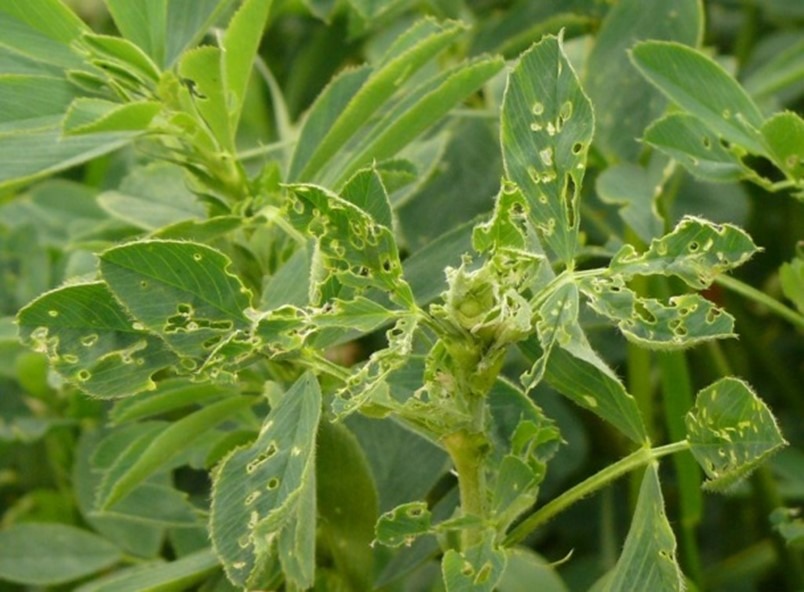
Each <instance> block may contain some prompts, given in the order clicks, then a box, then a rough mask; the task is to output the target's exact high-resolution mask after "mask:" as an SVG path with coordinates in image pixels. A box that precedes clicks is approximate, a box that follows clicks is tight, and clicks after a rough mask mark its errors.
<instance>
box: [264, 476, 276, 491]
mask: <svg viewBox="0 0 804 592" xmlns="http://www.w3.org/2000/svg"><path fill="white" fill-rule="evenodd" d="M277 487H279V478H278V477H271V478H270V479H268V483H267V484H266V486H265V488H266V489H267V490H268V491H273V490H274V489H276V488H277Z"/></svg>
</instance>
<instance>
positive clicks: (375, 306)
mask: <svg viewBox="0 0 804 592" xmlns="http://www.w3.org/2000/svg"><path fill="white" fill-rule="evenodd" d="M320 310H321V312H320V313H314V314H313V317H312V319H311V321H312V323H313V324H314V325H315V326H316V327H318V328H319V329H323V328H327V327H343V328H345V329H356V330H357V331H360V332H361V333H369V332H371V331H373V330H375V329H378V328H379V327H381V326H382V325H385V324H388V323H391V322H392V321H394V320H395V319H396V318H397V316H398V313H397V312H395V311H393V310H389V309H387V308H385V307H384V306H382V305H381V304H379V303H377V302H375V301H374V300H370V299H368V298H365V297H364V296H356V297H355V298H353V299H351V300H340V299H339V298H335V299H333V300H330V301H329V302H327V304H326V305H325V306H324V307H323V308H322V309H320Z"/></svg>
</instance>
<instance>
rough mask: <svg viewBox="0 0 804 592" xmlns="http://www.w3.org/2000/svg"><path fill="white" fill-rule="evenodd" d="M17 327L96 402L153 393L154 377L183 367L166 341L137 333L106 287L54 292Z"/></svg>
mask: <svg viewBox="0 0 804 592" xmlns="http://www.w3.org/2000/svg"><path fill="white" fill-rule="evenodd" d="M17 322H18V323H19V325H20V337H21V339H22V340H23V342H24V343H26V344H27V345H29V346H30V347H33V348H34V349H35V350H37V351H42V352H45V353H46V354H47V355H48V358H49V359H50V362H51V363H52V364H53V367H54V368H55V369H56V370H57V371H58V372H59V373H60V374H62V375H63V376H64V377H65V378H66V379H68V380H69V381H70V382H72V383H73V384H75V385H76V386H78V387H79V388H80V389H81V390H83V391H85V392H86V393H88V394H90V395H92V396H95V397H100V398H116V397H126V396H130V395H133V394H135V393H138V392H140V391H144V390H151V389H153V388H154V387H155V385H154V382H153V381H152V380H151V376H152V375H153V374H154V373H155V372H157V371H159V370H162V369H164V368H166V367H170V366H172V365H174V364H175V363H176V362H177V361H178V360H177V358H176V356H175V355H174V354H173V353H172V352H170V350H169V349H167V347H166V346H165V344H164V343H163V342H162V341H161V340H159V339H158V338H156V337H154V336H152V335H149V334H148V333H146V332H145V331H144V330H143V329H138V328H135V326H134V321H133V320H132V319H131V318H130V317H129V316H128V315H127V314H126V312H125V311H124V310H123V309H122V308H121V306H120V304H118V302H117V301H116V300H115V299H114V297H113V296H112V293H111V292H110V291H109V288H108V287H107V286H106V284H104V283H102V282H94V283H89V284H77V285H73V286H67V287H65V288H59V289H56V290H53V291H51V292H48V293H46V294H44V295H42V296H40V297H39V298H37V299H36V300H34V301H33V302H32V303H31V304H29V305H28V306H26V307H25V308H23V309H22V310H21V311H20V313H19V315H18V317H17Z"/></svg>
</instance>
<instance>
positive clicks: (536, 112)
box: [531, 101, 544, 115]
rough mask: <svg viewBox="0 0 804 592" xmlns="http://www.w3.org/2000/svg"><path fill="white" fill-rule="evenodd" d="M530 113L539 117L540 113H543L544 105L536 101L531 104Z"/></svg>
mask: <svg viewBox="0 0 804 592" xmlns="http://www.w3.org/2000/svg"><path fill="white" fill-rule="evenodd" d="M531 112H532V113H533V114H534V115H541V114H542V113H544V104H543V103H540V102H538V101H536V102H535V103H533V107H531Z"/></svg>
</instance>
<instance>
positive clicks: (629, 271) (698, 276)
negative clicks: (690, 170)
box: [609, 216, 759, 289]
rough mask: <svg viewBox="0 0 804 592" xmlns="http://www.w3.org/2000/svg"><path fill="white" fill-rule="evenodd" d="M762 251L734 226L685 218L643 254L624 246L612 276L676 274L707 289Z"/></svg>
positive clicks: (613, 268)
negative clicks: (722, 276)
mask: <svg viewBox="0 0 804 592" xmlns="http://www.w3.org/2000/svg"><path fill="white" fill-rule="evenodd" d="M757 251H759V248H758V247H757V246H756V245H755V244H754V241H752V240H751V237H750V236H748V234H747V233H746V232H745V231H744V230H742V229H740V228H738V227H736V226H733V225H731V224H721V225H718V224H713V223H712V222H709V221H708V220H703V219H701V218H695V217H692V216H686V217H685V218H683V219H682V220H681V222H679V223H678V225H677V226H676V227H675V228H674V229H673V231H672V232H671V233H669V234H667V235H665V236H663V237H662V238H659V239H654V240H652V241H651V243H650V247H649V248H648V250H647V251H645V252H644V253H643V254H642V255H638V254H637V253H636V250H635V249H634V248H633V247H632V246H631V245H625V246H623V247H622V248H621V249H620V250H619V251H618V252H617V254H616V255H615V256H614V258H613V259H612V261H611V264H610V266H609V270H610V272H611V273H612V274H622V275H623V276H624V277H625V278H631V277H633V276H635V275H655V274H660V275H675V276H677V277H679V278H681V279H682V280H684V281H685V282H686V283H687V284H688V285H689V286H692V287H693V288H697V289H703V288H707V287H708V286H709V285H710V284H711V283H712V282H713V281H714V279H715V277H716V276H717V275H719V274H721V273H723V272H725V271H729V270H731V269H734V268H735V267H738V266H740V265H742V264H743V263H745V262H746V261H747V260H748V259H749V258H750V257H751V256H752V255H754V254H755V253H756V252H757Z"/></svg>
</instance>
